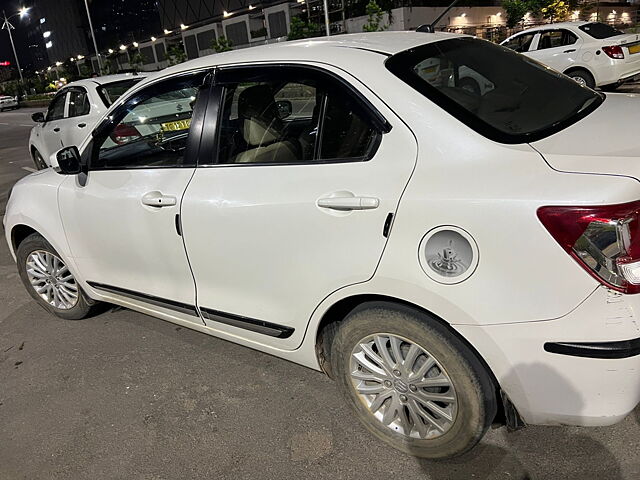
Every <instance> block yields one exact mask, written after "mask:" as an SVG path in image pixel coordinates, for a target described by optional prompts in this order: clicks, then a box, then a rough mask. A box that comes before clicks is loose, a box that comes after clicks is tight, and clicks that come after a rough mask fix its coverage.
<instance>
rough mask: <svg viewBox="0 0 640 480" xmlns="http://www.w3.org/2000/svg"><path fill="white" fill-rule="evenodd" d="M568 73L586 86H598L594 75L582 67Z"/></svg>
mask: <svg viewBox="0 0 640 480" xmlns="http://www.w3.org/2000/svg"><path fill="white" fill-rule="evenodd" d="M567 75H568V76H569V77H571V78H572V79H573V80H575V81H576V82H578V83H579V84H580V85H582V86H584V87H589V88H595V86H596V81H595V79H594V78H593V75H591V74H590V73H589V72H587V71H586V70H583V69H581V68H579V69H577V70H573V71H571V72H569V73H567Z"/></svg>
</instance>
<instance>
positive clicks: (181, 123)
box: [160, 118, 191, 132]
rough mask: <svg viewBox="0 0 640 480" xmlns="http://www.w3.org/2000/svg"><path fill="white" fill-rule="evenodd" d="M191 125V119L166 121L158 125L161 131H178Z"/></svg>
mask: <svg viewBox="0 0 640 480" xmlns="http://www.w3.org/2000/svg"><path fill="white" fill-rule="evenodd" d="M190 125H191V119H190V118H187V119H186V120H177V121H175V122H167V123H163V124H162V125H160V128H161V129H162V131H163V132H179V131H180V130H188V129H189V126H190Z"/></svg>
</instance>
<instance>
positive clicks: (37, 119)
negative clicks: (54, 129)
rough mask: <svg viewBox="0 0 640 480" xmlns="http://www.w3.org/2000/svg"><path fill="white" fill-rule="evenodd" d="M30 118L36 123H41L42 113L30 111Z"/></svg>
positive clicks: (42, 120)
mask: <svg viewBox="0 0 640 480" xmlns="http://www.w3.org/2000/svg"><path fill="white" fill-rule="evenodd" d="M31 120H33V121H34V122H36V123H43V122H44V113H42V112H36V113H32V114H31Z"/></svg>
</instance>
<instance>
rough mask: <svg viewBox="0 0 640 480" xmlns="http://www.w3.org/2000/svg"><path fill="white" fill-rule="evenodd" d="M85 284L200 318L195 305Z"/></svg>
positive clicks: (97, 284) (101, 285)
mask: <svg viewBox="0 0 640 480" xmlns="http://www.w3.org/2000/svg"><path fill="white" fill-rule="evenodd" d="M87 283H88V284H89V286H91V287H93V288H95V289H96V290H102V291H104V292H108V293H115V294H116V295H122V296H123V297H128V298H131V299H133V300H138V301H141V302H145V303H148V304H150V305H154V306H156V307H162V308H166V309H168V310H173V311H175V312H180V313H184V314H187V315H192V316H194V317H199V316H200V315H198V311H197V310H196V307H195V305H189V304H186V303H181V302H176V301H174V300H167V299H166V298H160V297H156V296H154V295H148V294H146V293H141V292H135V291H133V290H128V289H126V288H121V287H114V286H113V285H104V284H102V283H98V282H87Z"/></svg>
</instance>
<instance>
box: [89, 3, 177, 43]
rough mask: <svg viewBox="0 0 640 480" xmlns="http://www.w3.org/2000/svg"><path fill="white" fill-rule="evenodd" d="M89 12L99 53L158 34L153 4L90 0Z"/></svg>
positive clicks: (156, 15) (157, 16)
mask: <svg viewBox="0 0 640 480" xmlns="http://www.w3.org/2000/svg"><path fill="white" fill-rule="evenodd" d="M179 1H180V2H181V1H182V0H179ZM89 8H90V10H91V18H92V21H93V27H94V28H95V35H96V41H97V43H98V49H99V50H106V49H108V48H118V46H119V45H120V44H122V43H132V42H135V41H140V40H146V39H148V38H149V37H151V36H152V35H158V34H159V33H161V32H162V28H161V24H160V14H159V12H158V2H157V0H135V1H132V0H124V1H123V0H100V1H96V0H94V1H93V2H91V3H90V5H89Z"/></svg>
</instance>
